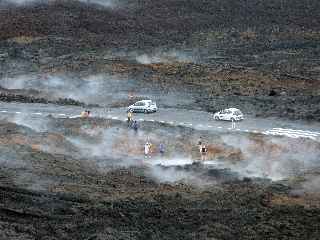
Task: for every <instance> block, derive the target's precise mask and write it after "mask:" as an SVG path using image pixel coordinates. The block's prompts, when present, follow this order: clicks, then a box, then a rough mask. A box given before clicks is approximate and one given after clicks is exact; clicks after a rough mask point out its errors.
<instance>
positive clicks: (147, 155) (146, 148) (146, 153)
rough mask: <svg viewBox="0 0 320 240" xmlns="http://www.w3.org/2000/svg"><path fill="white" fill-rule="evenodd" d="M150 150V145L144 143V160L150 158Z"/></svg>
mask: <svg viewBox="0 0 320 240" xmlns="http://www.w3.org/2000/svg"><path fill="white" fill-rule="evenodd" d="M150 148H151V143H149V142H146V143H145V145H144V157H145V158H151V156H150Z"/></svg>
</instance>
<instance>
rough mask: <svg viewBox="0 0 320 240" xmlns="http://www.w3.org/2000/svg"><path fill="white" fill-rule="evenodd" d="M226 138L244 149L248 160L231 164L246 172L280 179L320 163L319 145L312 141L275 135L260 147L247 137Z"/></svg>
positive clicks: (232, 144)
mask: <svg viewBox="0 0 320 240" xmlns="http://www.w3.org/2000/svg"><path fill="white" fill-rule="evenodd" d="M222 139H223V141H224V142H225V143H226V144H228V145H231V146H233V147H236V148H239V149H241V152H242V153H243V155H244V158H245V159H244V160H243V161H240V162H237V163H235V164H234V163H233V164H229V166H230V167H231V168H232V170H235V171H237V172H239V173H240V174H243V175H247V176H255V177H269V178H271V179H273V180H280V179H284V178H287V177H289V176H292V175H296V174H299V173H301V172H304V171H306V170H308V169H312V168H314V167H319V166H320V163H319V162H318V159H319V158H320V148H319V145H318V144H317V143H314V142H312V141H310V140H303V139H289V138H278V137H272V138H268V139H264V140H263V141H265V142H264V143H263V144H262V145H261V146H260V145H257V142H256V141H254V140H253V139H250V138H248V137H247V136H240V135H237V136H233V135H223V136H222ZM267 145H269V146H267Z"/></svg>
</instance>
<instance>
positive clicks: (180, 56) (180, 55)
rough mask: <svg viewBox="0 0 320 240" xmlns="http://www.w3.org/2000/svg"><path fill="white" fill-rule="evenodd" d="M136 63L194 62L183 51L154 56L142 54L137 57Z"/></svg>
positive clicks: (154, 54)
mask: <svg viewBox="0 0 320 240" xmlns="http://www.w3.org/2000/svg"><path fill="white" fill-rule="evenodd" d="M136 61H137V62H139V63H141V64H153V63H173V62H194V61H195V59H194V57H193V56H191V54H188V53H185V52H182V51H168V52H160V51H159V52H156V53H153V54H141V55H137V56H136Z"/></svg>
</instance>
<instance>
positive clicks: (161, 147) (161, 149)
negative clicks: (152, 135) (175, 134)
mask: <svg viewBox="0 0 320 240" xmlns="http://www.w3.org/2000/svg"><path fill="white" fill-rule="evenodd" d="M159 153H160V155H161V156H162V157H163V155H164V144H163V143H160V144H159Z"/></svg>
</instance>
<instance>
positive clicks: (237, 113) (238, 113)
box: [234, 110, 242, 116]
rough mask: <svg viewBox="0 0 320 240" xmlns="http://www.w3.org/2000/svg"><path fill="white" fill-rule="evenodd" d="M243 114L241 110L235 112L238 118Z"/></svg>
mask: <svg viewBox="0 0 320 240" xmlns="http://www.w3.org/2000/svg"><path fill="white" fill-rule="evenodd" d="M241 114H242V113H241V112H240V111H239V110H237V111H235V112H234V115H236V116H239V115H241Z"/></svg>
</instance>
